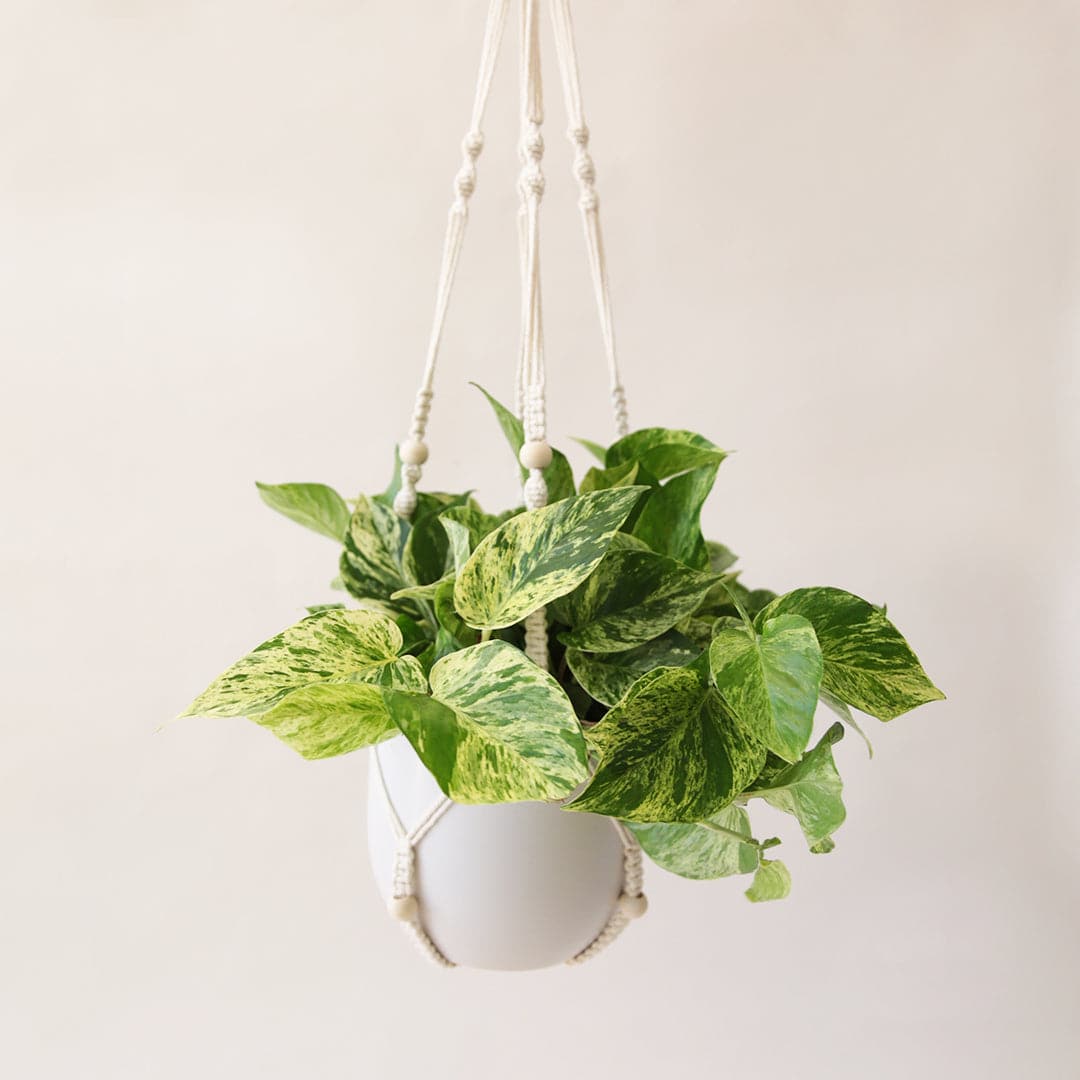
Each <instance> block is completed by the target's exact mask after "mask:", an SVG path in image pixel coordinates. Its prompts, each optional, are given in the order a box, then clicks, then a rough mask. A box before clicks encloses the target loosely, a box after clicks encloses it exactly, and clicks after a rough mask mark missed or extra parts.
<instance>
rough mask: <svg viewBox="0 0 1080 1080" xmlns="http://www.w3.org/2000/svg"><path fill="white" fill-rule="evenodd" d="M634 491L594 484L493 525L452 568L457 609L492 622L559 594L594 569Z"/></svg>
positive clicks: (516, 616) (515, 616) (508, 620)
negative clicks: (583, 492) (582, 492)
mask: <svg viewBox="0 0 1080 1080" xmlns="http://www.w3.org/2000/svg"><path fill="white" fill-rule="evenodd" d="M640 493H641V488H616V489H614V490H612V491H594V492H592V493H590V494H588V495H577V496H575V497H573V498H569V499H563V500H562V501H561V502H557V503H552V504H551V505H550V506H545V507H544V508H543V509H541V510H530V511H528V512H526V513H524V514H519V515H518V516H517V517H514V518H511V519H510V520H509V521H507V522H506V523H505V524H503V525H500V526H499V528H498V529H496V530H495V532H493V533H491V534H490V535H489V536H487V537H485V538H484V539H483V540H482V541H481V542H480V545H479V546H478V547H477V549H476V550H475V551H474V552H473V553H472V555H471V556H470V557H469V560H468V562H466V563H465V565H464V566H463V567H462V569H461V573H460V574H459V575H458V578H457V583H456V585H455V587H454V603H455V604H456V605H457V609H458V613H459V614H460V615H461V617H462V618H463V619H464V620H465V621H466V622H467V623H468V624H469V625H470V626H475V627H480V628H483V629H499V628H500V627H504V626H511V625H513V624H514V623H516V622H520V621H521V620H522V619H523V618H525V616H526V615H528V614H529V612H531V611H535V610H536V609H537V608H541V607H543V606H544V605H545V604H547V603H549V602H550V601H552V600H554V599H556V598H557V597H560V596H565V595H566V594H567V593H568V592H571V591H572V590H573V589H575V588H577V586H578V585H579V584H581V582H582V581H584V580H585V578H587V577H588V576H589V574H591V573H592V572H593V570H594V569H595V568H596V565H597V563H599V562H600V560H601V558H603V555H604V552H605V551H606V550H607V547H608V544H609V543H610V542H611V538H612V536H613V535H614V534H615V532H616V530H617V529H618V528H619V526H620V525H621V524H622V523H623V521H624V520H625V519H626V515H627V514H629V513H630V511H631V510H632V509H633V506H634V503H635V502H637V499H638V496H639V495H640Z"/></svg>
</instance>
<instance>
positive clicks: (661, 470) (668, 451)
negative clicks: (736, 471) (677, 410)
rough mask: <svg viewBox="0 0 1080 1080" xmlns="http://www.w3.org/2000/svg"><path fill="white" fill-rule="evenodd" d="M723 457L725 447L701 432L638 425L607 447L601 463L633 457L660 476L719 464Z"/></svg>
mask: <svg viewBox="0 0 1080 1080" xmlns="http://www.w3.org/2000/svg"><path fill="white" fill-rule="evenodd" d="M725 457H727V454H726V453H725V451H723V450H721V449H720V447H718V446H717V445H715V443H711V442H710V441H709V440H708V439H706V438H705V436H704V435H697V434H695V433H694V432H692V431H677V430H673V429H671V428H642V429H641V430H640V431H632V432H631V433H630V434H629V435H624V436H623V437H622V438H621V439H619V441H618V442H616V443H614V444H612V445H611V446H610V447H608V452H607V455H606V456H605V458H604V463H605V464H606V465H607V467H608V468H609V469H610V468H611V467H612V466H616V465H622V464H624V463H625V462H628V461H636V462H639V463H640V464H641V465H642V467H643V468H645V469H647V470H648V471H649V472H650V473H651V474H652V475H653V476H655V477H656V479H657V480H664V479H666V478H667V477H669V476H674V475H675V474H676V473H681V472H686V471H687V470H688V469H698V468H701V467H702V466H710V465H719V464H720V462H721V461H723V460H724V458H725Z"/></svg>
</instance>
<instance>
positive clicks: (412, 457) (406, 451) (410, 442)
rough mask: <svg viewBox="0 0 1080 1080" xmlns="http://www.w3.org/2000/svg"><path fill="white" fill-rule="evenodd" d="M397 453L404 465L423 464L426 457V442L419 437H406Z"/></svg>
mask: <svg viewBox="0 0 1080 1080" xmlns="http://www.w3.org/2000/svg"><path fill="white" fill-rule="evenodd" d="M398 454H399V455H400V457H401V460H402V461H403V462H404V463H405V464H406V465H423V464H424V462H425V461H427V459H428V448H427V443H424V442H421V440H420V439H406V440H405V441H404V442H403V443H402V444H401V446H400V448H399V449H398Z"/></svg>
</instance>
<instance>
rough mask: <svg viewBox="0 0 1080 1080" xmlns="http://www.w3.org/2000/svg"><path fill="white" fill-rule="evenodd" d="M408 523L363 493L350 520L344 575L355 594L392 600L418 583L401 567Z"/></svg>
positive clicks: (343, 558) (342, 571) (342, 558)
mask: <svg viewBox="0 0 1080 1080" xmlns="http://www.w3.org/2000/svg"><path fill="white" fill-rule="evenodd" d="M407 535H408V526H407V525H406V524H405V522H403V521H402V519H401V518H400V517H398V515H397V514H396V513H394V511H393V510H392V509H390V507H388V506H384V505H383V504H382V503H381V502H376V501H375V500H374V499H369V498H368V497H367V496H366V495H361V496H360V498H359V499H358V500H357V502H356V510H355V511H354V512H353V516H352V518H351V519H350V521H349V531H348V533H347V534H346V536H345V551H344V552H343V553H342V556H341V565H340V570H341V578H342V581H344V583H345V587H346V588H347V589H348V590H349V592H350V593H352V594H353V596H356V597H358V598H360V599H368V598H371V599H374V600H389V599H390V597H391V596H392V595H393V594H394V593H395V592H397V591H398V590H399V589H404V588H407V587H408V586H410V585H415V584H417V583H416V582H413V581H407V580H406V578H405V574H404V572H403V570H402V569H401V555H402V549H403V548H404V546H405V539H406V537H407Z"/></svg>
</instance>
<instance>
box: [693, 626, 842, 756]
mask: <svg viewBox="0 0 1080 1080" xmlns="http://www.w3.org/2000/svg"><path fill="white" fill-rule="evenodd" d="M709 665H710V668H711V670H712V675H713V679H714V680H715V681H716V688H717V690H718V691H719V692H720V696H721V697H722V698H723V699H724V701H725V702H726V703H727V706H728V708H729V709H731V711H732V712H734V713H735V715H736V716H738V717H739V718H740V719H741V720H742V722H743V724H745V726H746V727H747V728H748V729H749V730H750V731H753V732H754V733H755V735H756V736H757V737H758V738H759V739H760V740H761V741H762V742H763V743H765V745H766V746H767V747H768V748H769V749H770V750H772V751H773V753H774V754H779V755H780V757H782V758H784V760H785V761H797V760H798V759H799V757H800V755H801V754H802V752H803V751H804V750H805V749H806V744H807V743H808V742H809V741H810V733H811V731H812V730H813V727H814V713H815V711H816V710H817V701H818V687H819V686H820V684H821V666H822V665H821V649H820V648H819V647H818V643H817V638H816V637H815V636H814V628H813V627H812V626H811V625H810V623H809V621H808V620H806V619H804V618H802V617H801V616H799V615H780V616H778V617H776V618H775V619H768V620H766V622H765V623H764V626H763V628H762V631H761V634H760V635H758V634H757V633H755V632H754V631H753V629H752V628H750V627H741V628H739V629H728V630H721V631H720V633H718V634H717V635H716V637H715V638H713V642H712V645H711V646H710V648H709Z"/></svg>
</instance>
